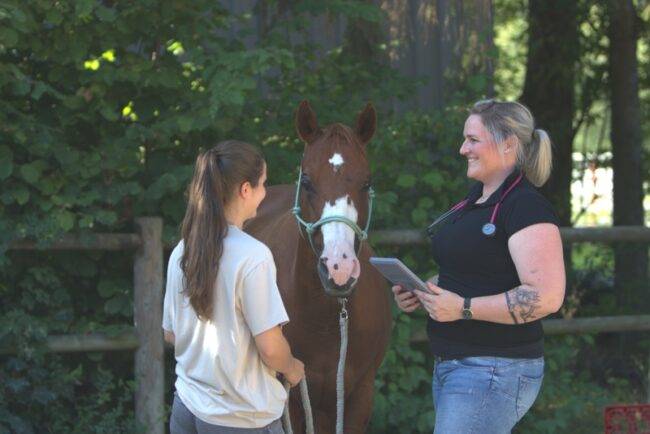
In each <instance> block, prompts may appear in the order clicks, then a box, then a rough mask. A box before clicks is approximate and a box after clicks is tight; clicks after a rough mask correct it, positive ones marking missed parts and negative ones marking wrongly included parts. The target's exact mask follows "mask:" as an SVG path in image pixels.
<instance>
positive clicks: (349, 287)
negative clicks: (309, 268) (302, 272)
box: [317, 261, 359, 297]
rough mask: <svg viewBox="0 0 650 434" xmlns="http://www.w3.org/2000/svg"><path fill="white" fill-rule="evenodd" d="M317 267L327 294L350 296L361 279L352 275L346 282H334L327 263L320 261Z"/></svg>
mask: <svg viewBox="0 0 650 434" xmlns="http://www.w3.org/2000/svg"><path fill="white" fill-rule="evenodd" d="M317 269H318V277H319V278H320V282H321V284H322V285H323V290H324V291H325V294H327V295H330V296H332V297H349V296H350V295H352V293H353V292H354V288H355V286H356V284H357V281H358V280H359V279H355V278H354V277H350V278H349V279H348V281H347V282H345V284H343V285H337V284H336V283H335V282H334V279H332V278H331V277H330V275H329V271H328V270H327V265H325V263H324V262H323V261H318V265H317Z"/></svg>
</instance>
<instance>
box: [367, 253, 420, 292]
mask: <svg viewBox="0 0 650 434" xmlns="http://www.w3.org/2000/svg"><path fill="white" fill-rule="evenodd" d="M370 263H371V264H372V265H373V266H374V267H375V268H376V269H377V270H379V272H380V273H381V274H382V275H383V276H384V277H385V278H386V279H388V280H389V281H390V282H391V283H392V284H393V285H401V286H402V287H404V289H406V290H408V291H413V290H415V289H419V290H420V291H425V292H428V289H427V285H426V284H425V283H424V282H423V281H422V280H421V279H420V278H419V277H418V276H417V275H416V274H415V273H413V272H412V271H411V270H409V268H408V267H407V266H406V265H404V264H403V263H402V261H400V260H399V259H397V258H378V257H371V258H370Z"/></svg>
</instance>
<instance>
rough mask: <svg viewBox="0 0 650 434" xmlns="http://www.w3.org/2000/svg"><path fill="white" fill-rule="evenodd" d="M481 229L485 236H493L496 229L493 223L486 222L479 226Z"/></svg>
mask: <svg viewBox="0 0 650 434" xmlns="http://www.w3.org/2000/svg"><path fill="white" fill-rule="evenodd" d="M481 231H482V232H483V235H485V236H486V237H493V236H494V234H495V233H496V231H497V227H496V226H495V225H494V223H486V224H484V225H483V227H482V228H481Z"/></svg>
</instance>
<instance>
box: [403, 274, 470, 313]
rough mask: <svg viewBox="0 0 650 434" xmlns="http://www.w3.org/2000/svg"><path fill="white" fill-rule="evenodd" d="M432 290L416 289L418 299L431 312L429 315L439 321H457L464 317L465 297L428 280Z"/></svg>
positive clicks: (428, 285)
mask: <svg viewBox="0 0 650 434" xmlns="http://www.w3.org/2000/svg"><path fill="white" fill-rule="evenodd" d="M427 287H428V288H429V291H431V292H423V291H414V292H415V294H416V296H417V298H418V300H419V301H420V303H421V304H422V306H423V307H424V309H425V310H426V311H427V312H428V313H429V316H430V317H431V318H432V319H434V320H435V321H438V322H448V321H456V320H459V319H462V317H463V297H461V296H460V295H458V294H456V293H453V292H451V291H447V290H445V289H442V288H440V287H439V286H437V285H434V284H433V283H432V282H431V281H427Z"/></svg>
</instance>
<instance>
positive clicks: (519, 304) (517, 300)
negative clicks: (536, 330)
mask: <svg viewBox="0 0 650 434" xmlns="http://www.w3.org/2000/svg"><path fill="white" fill-rule="evenodd" d="M505 294H506V304H507V305H508V312H510V316H511V317H512V319H513V321H514V322H515V324H520V323H526V322H529V321H534V320H536V319H537V316H536V314H535V311H536V310H537V309H539V307H540V298H539V293H538V292H537V290H536V289H530V288H524V287H523V286H518V287H516V288H514V289H511V290H510V291H507V292H506V293H505Z"/></svg>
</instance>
